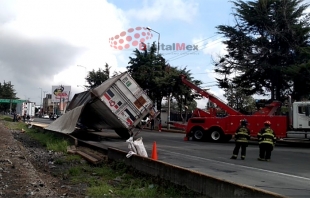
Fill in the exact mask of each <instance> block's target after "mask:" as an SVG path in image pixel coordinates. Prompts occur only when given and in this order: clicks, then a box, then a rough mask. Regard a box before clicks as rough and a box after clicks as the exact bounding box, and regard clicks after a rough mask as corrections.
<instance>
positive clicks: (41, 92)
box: [39, 87, 42, 114]
mask: <svg viewBox="0 0 310 198" xmlns="http://www.w3.org/2000/svg"><path fill="white" fill-rule="evenodd" d="M39 89H41V100H40V113H41V114H42V88H40V87H39Z"/></svg>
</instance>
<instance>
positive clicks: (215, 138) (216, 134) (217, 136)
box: [210, 129, 224, 142]
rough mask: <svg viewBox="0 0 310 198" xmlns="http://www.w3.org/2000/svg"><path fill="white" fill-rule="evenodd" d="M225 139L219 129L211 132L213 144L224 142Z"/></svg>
mask: <svg viewBox="0 0 310 198" xmlns="http://www.w3.org/2000/svg"><path fill="white" fill-rule="evenodd" d="M223 137H224V135H223V133H222V132H221V131H220V130H218V129H212V130H211V131H210V140H211V141H212V142H220V141H222V139H223Z"/></svg>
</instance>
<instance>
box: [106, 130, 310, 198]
mask: <svg viewBox="0 0 310 198" xmlns="http://www.w3.org/2000/svg"><path fill="white" fill-rule="evenodd" d="M101 134H102V135H104V136H107V137H110V138H107V139H104V140H103V141H101V142H100V143H101V144H103V145H106V146H109V147H115V148H118V149H122V150H124V151H126V152H127V151H128V148H127V143H126V142H125V141H124V140H121V139H119V138H118V136H117V135H116V134H115V133H114V132H107V133H104V132H102V133H101ZM137 137H142V138H143V142H144V145H145V147H146V150H147V152H148V154H149V156H151V153H152V145H153V142H154V141H156V145H157V151H158V160H161V161H164V162H167V163H171V164H174V165H177V166H180V167H183V168H187V169H191V170H194V171H198V172H202V173H204V174H207V175H211V176H214V177H217V178H220V179H224V180H228V181H232V182H236V183H239V184H244V185H248V186H252V187H257V188H261V189H264V190H268V191H271V192H275V193H278V194H282V195H285V196H288V197H296V198H301V197H310V166H309V163H310V149H309V148H293V147H284V146H281V147H280V146H278V147H275V149H274V151H273V152H272V159H271V162H262V161H258V160H257V158H258V152H259V149H258V145H249V147H248V148H247V157H246V160H244V161H243V160H240V159H237V160H232V159H230V157H231V155H232V150H233V148H234V143H233V142H230V143H210V142H195V141H183V137H184V135H183V134H179V133H166V132H151V131H142V132H141V133H140V134H139V135H138V136H137ZM124 157H125V156H124ZM239 157H240V156H239Z"/></svg>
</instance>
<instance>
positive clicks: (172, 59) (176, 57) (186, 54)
mask: <svg viewBox="0 0 310 198" xmlns="http://www.w3.org/2000/svg"><path fill="white" fill-rule="evenodd" d="M219 39H220V38H218V39H217V40H219ZM219 42H220V41H218V42H215V43H212V44H210V45H206V47H204V48H201V49H199V50H203V49H206V48H207V47H210V46H211V45H214V44H217V43H219ZM193 53H196V51H194V52H192V53H186V52H185V53H183V54H184V55H183V54H180V55H178V56H180V57H178V56H175V57H172V58H171V59H168V61H174V60H177V59H180V58H183V57H185V56H188V55H190V54H193ZM181 55H183V56H181Z"/></svg>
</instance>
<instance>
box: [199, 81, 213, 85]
mask: <svg viewBox="0 0 310 198" xmlns="http://www.w3.org/2000/svg"><path fill="white" fill-rule="evenodd" d="M215 82H216V81H211V82H204V83H201V85H204V84H210V83H215Z"/></svg>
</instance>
